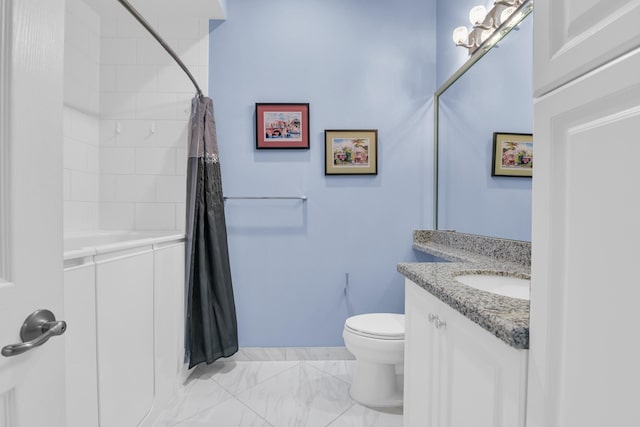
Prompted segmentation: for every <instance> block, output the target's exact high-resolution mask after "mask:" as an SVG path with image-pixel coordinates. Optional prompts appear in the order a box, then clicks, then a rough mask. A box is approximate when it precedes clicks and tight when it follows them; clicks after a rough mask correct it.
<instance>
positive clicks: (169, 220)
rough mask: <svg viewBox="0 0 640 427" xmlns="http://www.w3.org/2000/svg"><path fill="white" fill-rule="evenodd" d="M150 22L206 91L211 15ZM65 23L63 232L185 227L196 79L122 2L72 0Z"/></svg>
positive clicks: (151, 20) (170, 18) (69, 3)
mask: <svg viewBox="0 0 640 427" xmlns="http://www.w3.org/2000/svg"><path fill="white" fill-rule="evenodd" d="M145 18H146V19H147V21H149V23H150V24H151V25H152V26H153V27H154V28H156V29H157V30H158V32H159V33H160V34H161V35H162V36H163V38H164V39H165V40H166V41H167V42H168V43H169V45H170V46H171V47H172V48H173V49H174V50H175V51H176V52H177V53H178V55H180V57H181V58H182V60H183V61H184V62H185V64H187V66H188V67H189V68H190V70H191V72H192V73H193V74H194V76H195V77H196V79H197V80H198V84H199V85H200V87H201V88H202V90H203V92H204V93H205V94H206V93H207V84H208V81H207V80H208V33H209V25H208V20H207V19H189V20H187V19H175V17H158V16H151V15H146V16H145ZM66 28H67V33H66V35H67V37H66V42H65V67H66V70H65V76H66V79H65V104H66V108H65V123H64V125H65V126H64V129H65V141H64V181H63V182H64V189H63V190H64V192H63V194H64V199H65V231H79V230H95V229H105V230H113V229H129V230H184V222H185V220H184V216H185V213H184V211H185V204H184V202H185V193H186V177H185V176H186V163H187V150H186V148H187V122H188V119H189V112H190V108H191V98H192V97H193V95H194V93H195V90H194V88H193V86H192V85H191V82H190V81H189V79H188V78H187V76H186V75H185V74H184V73H183V72H182V70H180V68H179V67H178V65H177V64H176V63H175V62H174V61H173V59H172V58H171V57H170V56H169V54H168V53H166V52H165V51H164V49H163V48H162V47H161V46H160V45H159V44H158V43H157V41H155V40H154V39H153V38H152V36H151V35H150V34H148V33H147V32H146V30H144V29H143V28H142V27H141V26H140V25H139V24H138V23H137V22H136V21H135V20H134V19H133V18H132V17H131V16H130V15H129V14H128V13H127V12H126V11H125V10H124V9H123V8H117V7H114V8H113V13H110V14H107V15H103V16H102V17H100V16H98V15H97V14H96V13H95V12H94V11H93V10H92V9H91V8H90V7H88V6H87V5H86V4H85V3H84V1H83V0H68V1H67V23H66Z"/></svg>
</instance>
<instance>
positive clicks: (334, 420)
mask: <svg viewBox="0 0 640 427" xmlns="http://www.w3.org/2000/svg"><path fill="white" fill-rule="evenodd" d="M349 398H351V397H349ZM354 406H356V403H355V402H352V403H351V406H349V407H348V408H347V409H345V410H344V411H342V412H341V413H340V414H338V416H336V417H335V418H334V419H332V420H331V421H329V423H327V425H326V426H325V427H330V426H331V424H333V423H335V422H336V421H338V419H339V418H340V417H342V416H343V415H344V414H346V413H347V411H350V410H351V408H353V407H354Z"/></svg>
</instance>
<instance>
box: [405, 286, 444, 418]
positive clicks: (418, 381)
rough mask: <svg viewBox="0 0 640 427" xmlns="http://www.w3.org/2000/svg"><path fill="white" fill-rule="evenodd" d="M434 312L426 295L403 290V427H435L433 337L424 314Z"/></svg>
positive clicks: (413, 289) (407, 288)
mask: <svg viewBox="0 0 640 427" xmlns="http://www.w3.org/2000/svg"><path fill="white" fill-rule="evenodd" d="M434 311H435V309H434V306H433V304H432V302H431V301H430V300H429V298H428V296H427V292H426V291H425V290H423V289H421V288H419V287H418V285H416V284H414V283H412V282H411V281H409V280H407V281H406V286H405V317H404V321H405V341H404V345H405V347H404V373H405V375H404V425H405V427H437V426H438V422H437V418H436V417H437V411H436V410H435V408H436V405H437V399H438V395H437V390H436V380H437V370H436V366H437V362H436V349H437V338H438V337H437V334H436V329H435V328H434V327H433V324H432V323H431V322H429V320H428V314H429V313H433V312H434Z"/></svg>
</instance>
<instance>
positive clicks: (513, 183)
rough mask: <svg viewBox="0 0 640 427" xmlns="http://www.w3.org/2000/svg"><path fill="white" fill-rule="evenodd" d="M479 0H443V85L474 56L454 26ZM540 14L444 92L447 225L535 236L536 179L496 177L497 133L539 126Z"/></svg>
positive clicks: (443, 218) (442, 167) (443, 210)
mask: <svg viewBox="0 0 640 427" xmlns="http://www.w3.org/2000/svg"><path fill="white" fill-rule="evenodd" d="M452 3H455V4H452ZM475 4H476V1H475V0H471V1H469V0H459V1H456V2H438V17H437V19H438V37H437V39H438V51H437V70H438V72H437V79H438V82H439V84H440V83H444V81H446V80H447V79H448V78H449V77H450V76H451V74H453V73H454V72H455V70H456V69H457V68H458V67H459V66H460V65H462V64H463V63H464V61H466V59H467V55H466V53H465V52H466V49H463V48H460V47H456V46H455V45H454V43H453V41H452V39H451V33H452V32H453V28H455V27H456V26H459V25H467V26H469V25H470V24H469V22H468V17H467V15H468V11H469V9H470V8H471V7H472V6H474V5H475ZM532 21H533V17H532V16H531V15H530V16H529V17H528V18H527V19H526V20H525V21H524V22H523V23H522V24H521V25H520V31H517V32H516V31H512V32H511V33H510V34H509V35H508V36H507V37H506V38H505V39H503V40H502V41H501V42H500V43H499V48H497V49H492V50H491V51H490V52H489V53H488V54H487V55H485V56H484V57H483V58H482V59H480V61H479V62H477V63H476V64H475V65H474V66H473V67H472V68H471V69H470V70H469V71H468V72H467V73H465V75H463V76H462V77H461V78H460V80H458V81H457V82H455V83H454V85H453V86H452V87H451V88H449V89H448V90H447V91H446V92H445V93H444V94H443V95H442V96H441V97H440V126H439V134H440V139H439V216H438V218H439V221H438V223H439V224H438V225H439V228H441V229H454V230H457V231H460V232H466V233H473V234H482V235H488V236H496V237H504V238H509V239H516V240H526V241H530V240H531V178H513V177H492V176H491V160H492V146H493V132H516V133H531V132H532V129H533V88H532V70H533V68H532V67H533V64H532V59H533V53H532V47H533V22H532ZM460 52H462V54H463V57H462V58H461V57H460ZM534 142H535V140H534ZM534 153H535V145H534ZM534 155H535V154H534Z"/></svg>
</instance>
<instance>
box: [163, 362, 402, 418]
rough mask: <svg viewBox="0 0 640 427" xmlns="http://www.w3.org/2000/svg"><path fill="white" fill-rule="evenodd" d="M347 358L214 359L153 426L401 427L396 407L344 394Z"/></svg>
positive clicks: (194, 375) (198, 371)
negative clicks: (375, 405)
mask: <svg viewBox="0 0 640 427" xmlns="http://www.w3.org/2000/svg"><path fill="white" fill-rule="evenodd" d="M354 363H355V362H354V361H353V360H303V361H291V360H278V361H241V360H224V361H216V362H215V363H213V364H212V365H210V366H200V367H198V368H197V369H196V370H195V371H194V372H193V373H192V375H191V377H190V378H189V380H188V381H187V383H186V384H185V387H184V388H183V390H182V391H181V393H180V395H179V396H178V397H177V399H176V400H175V401H174V402H173V404H172V405H171V406H170V407H169V408H167V409H166V410H165V411H164V412H162V413H161V414H160V415H159V417H158V419H157V421H156V422H155V423H154V427H316V426H318V427H320V426H322V427H324V426H328V427H329V426H330V427H402V409H401V408H398V409H391V410H374V409H370V408H367V407H364V406H362V405H360V404H358V403H356V402H354V401H353V400H352V399H351V398H350V397H349V383H350V379H351V375H352V371H353V368H354Z"/></svg>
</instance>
